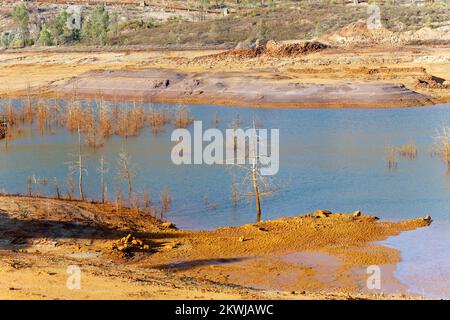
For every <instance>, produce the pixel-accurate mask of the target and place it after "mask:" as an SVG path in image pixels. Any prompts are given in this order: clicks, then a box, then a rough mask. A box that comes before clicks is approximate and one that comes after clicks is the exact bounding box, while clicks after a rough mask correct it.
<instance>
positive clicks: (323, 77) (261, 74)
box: [0, 46, 450, 107]
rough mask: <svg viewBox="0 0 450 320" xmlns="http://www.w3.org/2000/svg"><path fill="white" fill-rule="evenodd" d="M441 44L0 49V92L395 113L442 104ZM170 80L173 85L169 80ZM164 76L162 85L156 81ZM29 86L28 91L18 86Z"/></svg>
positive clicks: (444, 52)
mask: <svg viewBox="0 0 450 320" xmlns="http://www.w3.org/2000/svg"><path fill="white" fill-rule="evenodd" d="M449 59H450V48H448V47H425V46H419V47H401V48H381V47H380V48H373V47H372V48H351V49H349V48H328V49H323V50H320V51H319V52H312V53H309V54H302V55H295V56H273V55H270V54H262V55H258V56H256V57H249V56H248V55H240V54H239V52H238V53H236V52H235V51H232V52H225V53H224V52H223V51H151V50H145V49H142V48H141V49H140V50H114V51H104V50H103V51H95V50H89V51H85V50H82V49H79V50H77V51H68V50H65V49H56V50H55V49H53V50H47V51H36V50H24V51H4V52H2V53H0V79H3V80H4V81H1V82H0V95H2V96H10V97H17V96H24V95H26V94H27V92H28V91H31V92H32V93H35V94H41V95H42V94H44V93H46V94H47V95H49V96H52V97H54V96H58V95H60V96H70V97H71V96H73V95H74V93H75V92H76V94H77V95H78V96H82V95H83V94H84V95H85V96H89V97H95V98H105V99H121V98H123V99H134V100H148V101H176V102H182V103H188V102H190V103H202V104H225V105H227V104H228V105H247V106H269V107H405V106H421V105H431V104H436V103H445V102H449V101H450V84H449V80H450V61H449ZM176 79H178V80H180V81H174V80H176ZM166 80H170V83H169V82H168V83H167V85H163V86H161V85H158V83H165V81H166ZM28 88H30V89H28Z"/></svg>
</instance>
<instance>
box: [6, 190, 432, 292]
mask: <svg viewBox="0 0 450 320" xmlns="http://www.w3.org/2000/svg"><path fill="white" fill-rule="evenodd" d="M428 224H429V221H426V220H424V219H422V218H418V219H412V220H406V221H401V222H384V221H378V220H377V219H375V217H372V216H368V215H361V216H353V215H352V214H338V213H333V214H331V215H329V216H328V217H318V216H315V215H312V214H307V215H302V216H296V217H291V218H281V219H277V220H273V221H264V222H261V223H258V224H250V225H244V226H240V227H225V228H219V229H217V230H213V231H186V230H177V229H174V228H172V227H171V226H170V225H167V224H163V223H161V222H160V221H158V220H156V219H154V218H151V217H150V216H149V215H148V214H147V213H143V212H140V211H137V210H133V209H126V208H122V209H121V211H120V212H117V211H116V208H115V207H114V206H112V205H109V204H94V203H86V202H78V201H64V200H56V199H39V198H28V197H12V196H1V197H0V231H1V234H2V238H1V242H0V255H1V256H2V259H1V263H0V271H1V272H2V274H4V275H7V276H5V277H2V279H1V282H2V286H1V287H0V296H2V297H8V298H24V297H27V298H28V297H32V296H39V295H41V296H45V297H47V298H83V299H85V298H87V299H89V298H106V297H108V298H136V297H139V298H160V299H164V298H174V297H175V298H186V297H188V298H192V297H197V298H205V299H208V298H267V299H272V298H281V299H286V298H295V299H328V298H332V299H342V298H349V297H365V298H374V297H376V298H383V296H374V295H373V293H369V292H368V291H367V290H366V289H364V287H365V281H366V278H367V274H366V273H365V267H367V266H368V265H373V264H376V265H380V266H382V268H384V269H383V270H385V271H386V272H385V273H384V278H383V279H384V280H383V281H386V283H385V285H386V287H390V288H395V290H393V291H394V292H395V293H402V292H403V290H404V289H405V288H404V287H403V286H402V285H401V284H400V283H399V282H398V281H397V280H396V279H395V278H394V277H393V276H392V271H393V270H394V269H395V264H396V263H397V262H398V261H399V259H400V255H399V252H398V251H397V250H395V249H392V248H388V247H385V246H382V245H378V244H374V243H373V242H374V241H379V240H383V239H386V238H387V237H388V236H394V235H398V234H399V233H400V232H402V231H407V230H413V229H415V228H418V227H424V226H426V225H428ZM129 233H131V234H133V236H135V237H136V238H139V239H141V240H143V243H144V244H147V245H149V247H150V250H148V251H144V252H142V250H141V251H139V252H135V253H134V254H132V255H131V256H130V255H129V254H123V253H121V252H118V251H117V250H113V249H112V247H113V243H114V242H115V241H116V240H118V239H119V238H121V237H123V236H125V235H127V234H129ZM13 250H14V251H13ZM87 253H95V254H94V255H93V256H92V257H90V258H85V259H84V260H76V259H75V258H73V254H75V256H76V255H77V254H79V255H80V254H81V256H83V254H84V255H86V254H87ZM71 256H72V257H71ZM88 256H90V255H89V254H88ZM74 263H75V264H76V263H78V264H81V265H82V266H83V270H84V272H85V273H84V275H85V277H86V278H85V279H87V280H86V283H85V286H86V287H85V288H86V290H84V291H82V292H78V291H69V290H60V289H58V290H56V288H59V286H61V283H60V282H58V281H65V280H64V279H65V277H66V274H65V272H66V270H65V268H66V267H67V265H70V264H74ZM49 272H51V273H52V274H53V273H54V277H53V279H59V280H58V281H49V282H45V281H46V279H47V278H48V277H49V276H48V273H49ZM21 275H23V276H21ZM50 278H51V277H50ZM27 281H28V282H27ZM363 284H364V285H363ZM9 287H11V288H14V287H18V289H20V290H8V289H4V288H9ZM102 288H103V289H102ZM256 289H260V290H256ZM269 289H270V290H277V291H275V292H274V291H267V290H269ZM102 290H108V294H106V295H102V293H101V292H102ZM291 291H294V292H295V293H290V292H291ZM192 292H195V293H193V294H192V295H191V293H192ZM200 292H201V294H200ZM326 292H328V293H326ZM196 294H198V296H195V295H196Z"/></svg>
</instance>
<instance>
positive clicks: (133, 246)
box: [111, 234, 150, 253]
mask: <svg viewBox="0 0 450 320" xmlns="http://www.w3.org/2000/svg"><path fill="white" fill-rule="evenodd" d="M111 248H112V250H117V251H120V252H124V253H131V252H135V251H147V250H149V249H150V247H149V246H148V245H144V241H142V240H140V239H137V238H135V237H133V236H132V235H131V234H128V235H127V236H126V237H123V238H121V239H119V240H118V241H116V242H114V243H113V244H112V246H111Z"/></svg>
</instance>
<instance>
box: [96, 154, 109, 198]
mask: <svg viewBox="0 0 450 320" xmlns="http://www.w3.org/2000/svg"><path fill="white" fill-rule="evenodd" d="M108 171H109V168H107V162H106V161H105V158H104V156H103V155H101V157H100V159H99V167H98V168H97V173H98V174H99V175H100V193H101V197H102V203H105V198H106V197H105V193H106V185H105V174H107V173H108Z"/></svg>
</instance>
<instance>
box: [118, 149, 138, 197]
mask: <svg viewBox="0 0 450 320" xmlns="http://www.w3.org/2000/svg"><path fill="white" fill-rule="evenodd" d="M117 165H118V177H119V179H120V180H124V181H126V183H127V189H128V203H129V204H131V193H132V190H133V189H132V187H133V177H134V176H135V175H136V171H135V169H134V166H133V164H132V163H131V157H130V154H129V153H128V152H127V151H126V150H125V148H124V147H122V151H120V153H119V158H118V159H117Z"/></svg>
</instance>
